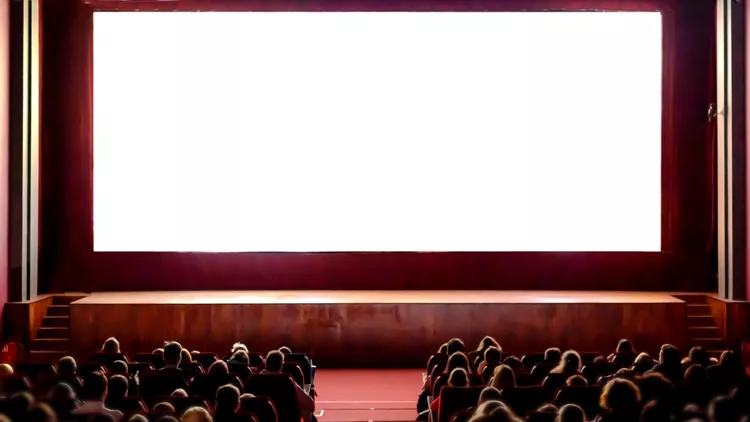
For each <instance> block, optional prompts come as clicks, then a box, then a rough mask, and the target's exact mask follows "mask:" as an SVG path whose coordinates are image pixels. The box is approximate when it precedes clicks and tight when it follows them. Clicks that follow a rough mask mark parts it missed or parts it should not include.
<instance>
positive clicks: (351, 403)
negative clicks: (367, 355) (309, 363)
mask: <svg viewBox="0 0 750 422" xmlns="http://www.w3.org/2000/svg"><path fill="white" fill-rule="evenodd" d="M315 388H316V390H317V392H318V397H317V399H316V401H315V403H316V405H315V407H316V410H315V414H316V415H319V416H318V420H319V421H321V422H333V421H341V422H349V421H413V420H414V419H415V418H416V415H417V411H416V403H417V395H418V394H419V390H420V389H421V388H422V371H421V370H419V369H374V370H369V369H363V370H337V369H321V370H319V371H318V372H317V374H316V376H315Z"/></svg>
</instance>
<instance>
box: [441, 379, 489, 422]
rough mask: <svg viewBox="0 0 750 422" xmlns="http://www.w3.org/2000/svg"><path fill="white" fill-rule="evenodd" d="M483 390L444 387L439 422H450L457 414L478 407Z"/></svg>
mask: <svg viewBox="0 0 750 422" xmlns="http://www.w3.org/2000/svg"><path fill="white" fill-rule="evenodd" d="M482 390H483V388H482V387H450V386H445V387H443V389H442V390H440V407H439V408H438V417H437V422H450V420H451V417H452V416H453V415H454V414H455V413H456V412H458V411H460V410H464V409H468V408H470V407H473V406H476V404H477V402H478V401H479V395H480V394H481V393H482Z"/></svg>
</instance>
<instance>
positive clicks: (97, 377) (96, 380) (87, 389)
mask: <svg viewBox="0 0 750 422" xmlns="http://www.w3.org/2000/svg"><path fill="white" fill-rule="evenodd" d="M106 395H107V377H105V376H104V374H102V373H101V372H99V371H94V372H91V373H89V374H86V376H85V377H84V378H83V389H82V390H81V399H83V400H88V401H104V397H106Z"/></svg>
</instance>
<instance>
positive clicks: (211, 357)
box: [192, 353, 219, 370]
mask: <svg viewBox="0 0 750 422" xmlns="http://www.w3.org/2000/svg"><path fill="white" fill-rule="evenodd" d="M192 356H193V360H194V361H196V362H200V364H201V366H203V369H205V370H208V367H209V366H211V364H212V363H214V362H216V361H217V360H219V357H218V356H216V353H193V355H192Z"/></svg>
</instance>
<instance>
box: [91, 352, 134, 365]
mask: <svg viewBox="0 0 750 422" xmlns="http://www.w3.org/2000/svg"><path fill="white" fill-rule="evenodd" d="M118 360H121V361H123V362H127V361H128V358H127V357H125V355H124V354H122V353H94V355H93V356H91V358H90V359H89V362H98V363H101V364H102V365H104V366H105V367H106V368H109V367H110V366H112V364H113V363H114V362H115V361H118Z"/></svg>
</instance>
